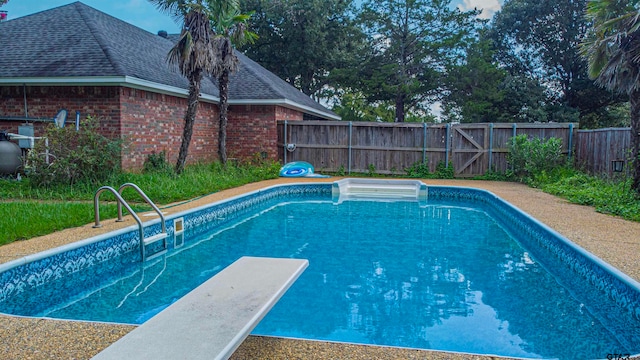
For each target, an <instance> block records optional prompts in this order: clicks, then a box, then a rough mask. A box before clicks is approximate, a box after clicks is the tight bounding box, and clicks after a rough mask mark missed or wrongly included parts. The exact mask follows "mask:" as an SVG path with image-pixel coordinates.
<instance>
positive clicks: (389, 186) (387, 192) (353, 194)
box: [332, 179, 427, 205]
mask: <svg viewBox="0 0 640 360" xmlns="http://www.w3.org/2000/svg"><path fill="white" fill-rule="evenodd" d="M332 197H333V202H334V203H336V204H340V203H341V202H343V201H345V200H384V199H388V200H403V201H418V202H420V204H421V205H426V202H427V185H426V184H425V183H423V182H421V181H419V180H383V179H343V180H339V181H336V182H334V183H333V187H332Z"/></svg>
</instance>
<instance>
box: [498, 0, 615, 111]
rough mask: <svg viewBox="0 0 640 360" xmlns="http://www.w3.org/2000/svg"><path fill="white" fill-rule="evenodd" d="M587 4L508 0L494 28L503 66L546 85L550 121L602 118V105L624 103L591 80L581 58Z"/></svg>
mask: <svg viewBox="0 0 640 360" xmlns="http://www.w3.org/2000/svg"><path fill="white" fill-rule="evenodd" d="M586 2H587V0H548V1H539V0H508V1H505V3H504V6H503V8H502V10H501V11H500V12H498V13H497V14H496V15H495V17H494V20H493V23H492V26H491V28H490V37H491V38H492V39H493V41H494V42H495V44H496V50H497V55H498V60H499V61H500V63H501V65H502V66H504V67H505V68H506V69H507V70H508V71H509V73H510V74H511V75H513V76H518V77H529V78H531V79H534V80H536V81H537V82H538V83H541V84H545V86H546V88H547V99H546V103H547V110H546V111H547V112H548V113H549V114H550V116H549V117H550V118H549V120H554V121H559V120H561V119H560V118H562V117H565V118H567V119H576V118H575V116H572V115H571V114H572V113H575V114H576V115H579V117H581V118H582V117H585V116H602V115H603V114H601V112H602V109H604V108H606V107H607V106H608V105H611V104H614V103H618V102H621V101H622V99H621V98H620V97H616V96H614V95H613V94H612V93H611V92H609V91H606V90H604V89H601V88H598V87H597V86H595V85H594V84H593V81H591V80H590V79H589V78H588V75H587V64H586V61H585V60H584V59H583V58H581V56H580V42H581V41H582V39H583V38H584V36H585V34H586V31H587V29H588V26H589V24H588V22H587V21H586V20H585V18H584V9H585V6H586ZM578 112H579V114H578ZM572 121H574V120H572Z"/></svg>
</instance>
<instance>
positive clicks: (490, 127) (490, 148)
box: [487, 123, 493, 171]
mask: <svg viewBox="0 0 640 360" xmlns="http://www.w3.org/2000/svg"><path fill="white" fill-rule="evenodd" d="M492 165H493V123H490V124H489V169H487V171H491V166H492Z"/></svg>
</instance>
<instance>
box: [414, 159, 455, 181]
mask: <svg viewBox="0 0 640 360" xmlns="http://www.w3.org/2000/svg"><path fill="white" fill-rule="evenodd" d="M404 170H405V171H406V172H407V176H408V177H410V178H419V179H453V178H454V175H455V172H454V171H455V170H454V169H453V164H452V163H451V162H449V166H447V164H446V163H445V162H444V161H440V162H439V163H438V165H436V171H435V172H434V173H431V172H429V164H428V163H427V162H426V161H425V162H416V163H414V164H413V165H411V166H410V167H408V168H406V169H404Z"/></svg>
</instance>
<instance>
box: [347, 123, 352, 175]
mask: <svg viewBox="0 0 640 360" xmlns="http://www.w3.org/2000/svg"><path fill="white" fill-rule="evenodd" d="M352 134H353V122H352V121H349V166H348V167H349V169H348V170H347V173H348V174H349V175H351V139H352Z"/></svg>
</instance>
